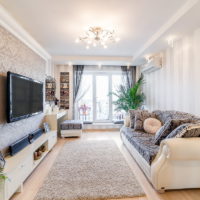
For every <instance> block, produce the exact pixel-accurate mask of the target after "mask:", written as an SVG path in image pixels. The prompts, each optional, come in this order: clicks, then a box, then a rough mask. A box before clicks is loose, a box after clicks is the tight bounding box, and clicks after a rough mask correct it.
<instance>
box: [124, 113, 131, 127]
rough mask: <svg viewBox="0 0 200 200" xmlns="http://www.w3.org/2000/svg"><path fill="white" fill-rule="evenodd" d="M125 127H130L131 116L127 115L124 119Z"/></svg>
mask: <svg viewBox="0 0 200 200" xmlns="http://www.w3.org/2000/svg"><path fill="white" fill-rule="evenodd" d="M124 126H126V127H130V115H126V116H125V118H124Z"/></svg>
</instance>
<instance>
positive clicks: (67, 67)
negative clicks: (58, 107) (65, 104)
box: [54, 65, 73, 119]
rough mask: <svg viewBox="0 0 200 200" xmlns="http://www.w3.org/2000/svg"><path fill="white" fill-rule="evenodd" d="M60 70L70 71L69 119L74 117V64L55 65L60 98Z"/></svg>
mask: <svg viewBox="0 0 200 200" xmlns="http://www.w3.org/2000/svg"><path fill="white" fill-rule="evenodd" d="M60 72H69V77H70V79H69V81H70V83H69V92H70V94H69V110H68V119H72V118H73V66H72V65H56V66H55V67H54V73H55V79H56V97H57V98H58V99H59V100H60Z"/></svg>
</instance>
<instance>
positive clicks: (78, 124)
mask: <svg viewBox="0 0 200 200" xmlns="http://www.w3.org/2000/svg"><path fill="white" fill-rule="evenodd" d="M82 128H83V122H82V121H80V120H66V121H64V122H62V123H61V124H60V133H61V137H63V138H64V137H81V135H82Z"/></svg>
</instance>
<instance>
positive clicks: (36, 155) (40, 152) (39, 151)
mask: <svg viewBox="0 0 200 200" xmlns="http://www.w3.org/2000/svg"><path fill="white" fill-rule="evenodd" d="M46 150H47V148H46V146H45V145H42V146H41V147H40V148H38V149H37V150H36V151H35V152H34V160H39V159H40V158H41V157H42V155H43V153H44V152H45V151H46Z"/></svg>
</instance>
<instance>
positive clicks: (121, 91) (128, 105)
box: [112, 75, 145, 113]
mask: <svg viewBox="0 0 200 200" xmlns="http://www.w3.org/2000/svg"><path fill="white" fill-rule="evenodd" d="M143 84H144V77H143V75H141V77H140V78H139V80H138V81H137V82H136V83H135V84H134V85H133V86H132V87H131V88H130V87H127V86H125V85H120V86H119V87H118V89H117V90H116V92H112V95H114V96H116V97H117V100H116V101H114V102H113V104H114V105H115V106H116V108H115V109H116V110H117V111H122V110H124V111H125V112H126V113H127V112H128V110H129V109H138V108H140V107H141V106H142V105H143V102H144V99H145V95H144V93H143V92H142V86H143Z"/></svg>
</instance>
